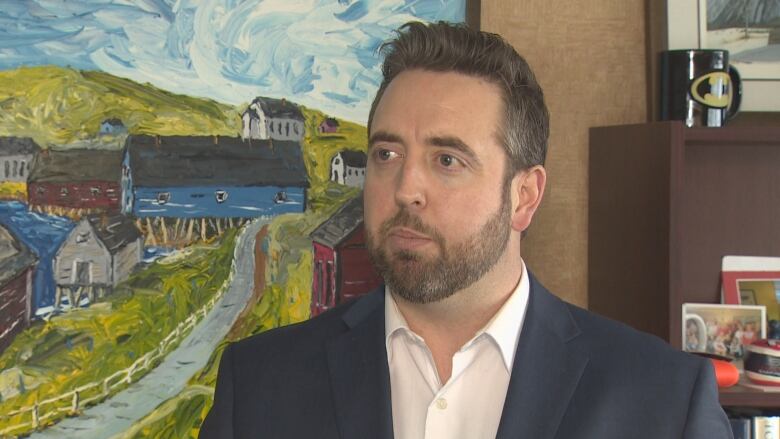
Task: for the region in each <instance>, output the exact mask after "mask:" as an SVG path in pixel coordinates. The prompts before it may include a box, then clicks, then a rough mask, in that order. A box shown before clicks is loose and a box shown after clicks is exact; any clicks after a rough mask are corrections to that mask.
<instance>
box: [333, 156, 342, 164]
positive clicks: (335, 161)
mask: <svg viewBox="0 0 780 439" xmlns="http://www.w3.org/2000/svg"><path fill="white" fill-rule="evenodd" d="M333 163H335V164H337V165H338V164H339V163H341V160H339V158H338V157H337V158H336V160H334V161H333Z"/></svg>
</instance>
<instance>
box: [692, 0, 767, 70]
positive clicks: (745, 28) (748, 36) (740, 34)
mask: <svg viewBox="0 0 780 439" xmlns="http://www.w3.org/2000/svg"><path fill="white" fill-rule="evenodd" d="M700 4H701V5H702V6H704V7H706V16H707V18H706V22H704V23H702V25H703V26H702V27H703V29H702V32H701V33H702V41H703V47H708V48H721V49H726V50H728V51H729V54H730V61H731V63H732V64H734V65H735V66H737V68H738V69H739V71H740V73H741V74H742V76H743V77H744V78H747V79H757V80H772V79H774V80H777V79H780V0H742V1H730V0H706V3H704V1H703V0H700Z"/></svg>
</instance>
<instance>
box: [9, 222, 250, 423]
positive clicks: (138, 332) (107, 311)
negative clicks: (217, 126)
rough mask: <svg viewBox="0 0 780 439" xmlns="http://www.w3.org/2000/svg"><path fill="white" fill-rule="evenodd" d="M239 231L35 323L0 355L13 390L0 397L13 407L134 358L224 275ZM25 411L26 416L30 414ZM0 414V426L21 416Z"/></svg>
mask: <svg viewBox="0 0 780 439" xmlns="http://www.w3.org/2000/svg"><path fill="white" fill-rule="evenodd" d="M235 238H236V230H235V229H231V230H229V231H227V232H226V233H225V234H224V235H223V236H222V238H221V239H220V240H218V241H215V242H212V243H209V244H200V245H196V246H193V247H190V248H189V249H187V250H186V253H185V254H180V255H177V256H173V257H169V258H167V259H163V260H160V261H157V262H155V263H153V264H152V265H150V266H149V267H148V268H146V269H144V270H141V271H138V272H136V273H135V274H133V275H132V276H131V277H130V278H129V279H128V280H127V281H126V282H124V283H122V284H121V285H120V286H119V287H118V288H117V291H116V292H115V293H114V294H113V295H111V296H109V297H107V298H106V299H105V300H104V301H101V302H98V303H95V304H92V305H91V306H90V307H89V308H85V309H78V310H74V311H71V312H67V313H64V314H62V315H59V316H55V317H52V318H51V319H50V320H49V321H47V322H38V323H36V324H35V325H33V326H32V327H31V328H29V329H27V330H26V331H24V332H23V333H22V334H20V335H19V336H17V337H16V339H15V340H14V342H13V343H12V344H11V346H10V347H9V348H8V349H7V350H6V351H5V352H4V353H3V355H2V356H0V370H2V371H3V372H2V373H1V374H0V383H1V384H0V385H2V386H3V389H4V390H5V391H6V393H5V394H13V392H9V390H12V389H13V387H14V386H16V388H17V391H19V392H20V393H18V394H17V395H15V396H14V397H10V398H7V399H6V400H5V401H2V402H1V403H0V413H10V412H12V411H14V410H16V409H18V408H20V407H25V406H30V405H32V404H33V403H35V402H36V401H40V400H43V399H46V398H48V397H50V396H52V395H58V394H62V393H65V392H68V391H70V390H71V389H74V388H77V387H79V386H82V385H85V384H87V383H91V382H96V381H100V380H102V379H103V378H106V377H108V376H110V375H111V374H113V373H114V372H115V371H117V370H121V369H124V368H126V367H128V366H129V365H131V364H132V363H133V362H134V361H135V360H136V359H137V358H138V357H140V356H142V355H144V354H145V353H146V352H149V351H151V350H153V349H155V348H156V347H157V346H158V345H159V343H160V342H161V341H162V340H163V339H164V338H165V337H166V336H167V335H168V334H169V333H171V331H172V330H173V329H174V328H175V327H176V326H177V325H178V324H179V323H180V322H181V321H183V320H185V319H187V317H189V316H190V315H191V314H192V312H193V311H195V310H197V309H198V308H200V307H201V306H203V304H204V303H206V302H207V301H208V300H209V299H210V298H211V297H212V295H213V294H215V292H216V291H217V290H218V289H219V287H220V286H221V285H222V284H223V283H224V281H225V280H226V279H227V277H228V274H229V271H230V266H231V261H232V258H233V247H234V243H235ZM27 417H29V415H28V416H27ZM20 420H21V419H20V417H18V416H17V417H13V418H10V419H0V430H1V429H3V428H5V427H6V426H8V425H11V424H15V423H18V422H20Z"/></svg>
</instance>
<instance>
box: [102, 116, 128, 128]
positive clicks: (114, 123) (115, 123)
mask: <svg viewBox="0 0 780 439" xmlns="http://www.w3.org/2000/svg"><path fill="white" fill-rule="evenodd" d="M102 123H107V124H109V125H111V126H114V127H124V126H125V124H123V123H122V120H121V119H117V118H115V117H112V118H111V119H106V120H104V121H103V122H102Z"/></svg>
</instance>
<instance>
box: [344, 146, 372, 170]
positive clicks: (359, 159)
mask: <svg viewBox="0 0 780 439" xmlns="http://www.w3.org/2000/svg"><path fill="white" fill-rule="evenodd" d="M340 154H341V158H342V159H344V163H345V164H346V165H347V166H351V167H353V168H365V167H366V161H367V157H366V153H364V152H363V151H349V150H344V151H341V152H340Z"/></svg>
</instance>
